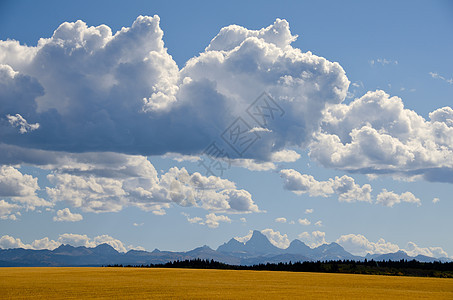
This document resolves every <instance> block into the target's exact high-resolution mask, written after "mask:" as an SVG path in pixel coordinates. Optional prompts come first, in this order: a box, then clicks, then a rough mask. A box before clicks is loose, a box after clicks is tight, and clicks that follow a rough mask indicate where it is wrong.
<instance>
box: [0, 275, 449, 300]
mask: <svg viewBox="0 0 453 300" xmlns="http://www.w3.org/2000/svg"><path fill="white" fill-rule="evenodd" d="M302 297H303V298H308V299H310V298H312V299H313V298H319V299H320V298H322V299H329V298H330V299H333V298H335V299H341V298H345V299H364V298H366V299H389V298H390V299H391V298H398V299H453V279H445V278H421V277H394V276H375V275H353V274H326V273H291V272H274V271H236V270H194V269H139V268H0V298H1V299H24V298H26V299H29V298H33V299H55V298H64V299H86V298H98V299H101V298H104V299H112V298H113V299H115V298H116V299H145V298H148V299H149V298H153V299H156V298H166V299H168V298H170V299H171V298H189V299H213V298H224V299H250V298H261V299H285V298H288V299H297V298H302Z"/></svg>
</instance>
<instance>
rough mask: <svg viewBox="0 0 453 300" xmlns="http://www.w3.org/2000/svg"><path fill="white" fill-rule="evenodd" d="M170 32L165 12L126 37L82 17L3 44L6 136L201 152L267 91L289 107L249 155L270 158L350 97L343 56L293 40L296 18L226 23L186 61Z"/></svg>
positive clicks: (1, 112)
mask: <svg viewBox="0 0 453 300" xmlns="http://www.w3.org/2000/svg"><path fill="white" fill-rule="evenodd" d="M162 37H163V31H162V30H161V29H160V27H159V17H158V16H154V17H143V16H140V17H138V18H137V19H136V20H135V22H134V23H133V24H132V26H131V27H130V28H123V29H122V30H120V31H118V32H117V33H115V34H113V33H112V31H111V29H110V28H109V27H108V26H106V25H100V26H97V27H88V26H87V25H86V24H85V23H84V22H82V21H77V22H74V23H63V24H62V25H60V26H59V27H58V28H57V29H56V30H55V32H54V34H53V36H52V37H50V38H42V39H40V40H39V42H38V44H37V45H36V46H33V47H30V46H25V45H21V44H20V43H19V42H18V41H12V40H7V41H0V64H1V66H0V85H1V86H2V89H0V90H1V91H2V92H1V93H0V102H1V103H2V105H1V106H0V119H1V122H0V126H1V128H2V130H1V131H0V132H1V134H0V139H1V141H2V142H3V143H4V144H7V145H16V146H23V147H29V148H36V149H44V150H57V151H62V150H64V151H68V152H86V151H112V152H121V153H127V154H142V155H151V154H164V153H167V152H174V153H181V154H197V153H200V152H201V151H202V150H203V149H204V148H205V147H206V146H207V145H208V144H209V143H210V142H211V141H212V140H215V139H216V138H218V137H219V135H220V134H221V133H222V131H223V130H224V129H225V128H227V126H228V125H230V123H231V122H233V121H234V119H235V118H236V117H238V116H244V114H245V110H246V108H247V107H248V106H249V105H250V104H251V103H252V102H253V100H255V98H256V97H257V96H258V95H260V94H261V93H262V92H263V91H267V92H268V93H269V94H270V95H271V96H272V97H273V98H274V99H275V100H276V101H277V102H278V103H279V105H280V106H281V108H282V109H283V110H284V111H285V112H286V114H285V116H284V119H283V118H282V119H281V120H275V122H274V123H275V124H272V126H273V127H272V128H271V130H267V131H263V134H262V140H261V141H260V145H259V147H258V146H256V147H254V148H253V149H250V151H248V152H247V154H245V155H244V156H247V157H249V158H253V159H258V160H261V161H263V160H267V161H269V160H272V153H276V152H278V151H281V150H284V149H285V148H286V147H290V146H295V145H296V146H304V145H306V142H307V138H308V137H309V136H310V135H311V133H312V132H313V131H314V130H316V129H317V126H318V124H319V121H320V118H321V116H322V115H321V111H322V110H323V109H324V107H325V106H326V104H335V103H340V102H341V101H342V100H343V99H344V97H345V95H346V91H347V88H348V85H349V81H348V79H347V78H346V76H345V72H344V71H343V69H342V68H341V66H340V65H339V64H338V63H332V62H329V61H328V60H326V59H324V58H322V57H318V56H316V55H313V54H312V53H310V52H306V53H302V52H301V51H300V50H299V49H296V48H293V47H292V46H291V45H290V44H291V42H292V41H294V40H295V39H296V36H293V35H292V34H291V32H290V30H289V25H288V23H287V22H286V21H285V20H279V19H277V20H276V21H275V23H274V24H273V25H271V26H269V27H267V28H264V29H261V30H248V29H246V28H243V27H240V26H229V27H225V28H223V29H222V30H221V31H220V32H219V34H218V35H217V36H216V37H215V38H214V39H213V40H212V42H211V43H210V44H209V45H208V46H207V48H206V50H205V51H204V52H203V53H201V54H200V55H199V56H197V57H194V58H192V59H191V60H189V61H188V62H187V64H186V66H184V68H182V69H181V70H179V68H178V66H177V65H176V63H175V62H174V60H173V59H172V57H171V56H170V55H169V54H168V52H167V49H166V48H165V47H164V43H163V40H162ZM7 116H13V117H15V118H17V119H18V120H21V122H22V123H20V124H24V126H25V127H24V126H23V127H18V126H13V125H12V124H11V121H8V117H7ZM245 118H247V115H245ZM246 121H247V122H249V123H250V124H251V126H257V124H253V120H252V119H250V118H248V119H246ZM16 123H17V122H16ZM16 123H15V124H16ZM255 123H256V122H255ZM17 124H19V123H17ZM17 124H16V125H17ZM20 124H19V125H20ZM26 124H28V127H26ZM31 125H34V127H30V126H31ZM21 128H23V129H21ZM31 128H33V130H31ZM26 129H28V130H26ZM20 131H21V132H20ZM231 156H234V152H232V153H231Z"/></svg>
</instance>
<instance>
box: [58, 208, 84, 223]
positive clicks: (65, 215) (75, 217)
mask: <svg viewBox="0 0 453 300" xmlns="http://www.w3.org/2000/svg"><path fill="white" fill-rule="evenodd" d="M53 220H54V221H55V222H78V221H82V220H83V217H82V215H81V214H74V213H72V212H71V211H70V210H69V208H65V209H60V210H59V211H57V216H55V217H53Z"/></svg>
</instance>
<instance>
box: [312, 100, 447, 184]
mask: <svg viewBox="0 0 453 300" xmlns="http://www.w3.org/2000/svg"><path fill="white" fill-rule="evenodd" d="M429 118H430V120H425V119H424V118H423V117H422V116H420V115H418V114H417V113H416V112H414V111H412V110H409V109H407V108H404V104H403V102H402V100H401V99H400V98H398V97H390V96H389V95H388V94H386V93H385V92H383V91H375V92H368V93H367V94H366V95H364V96H363V97H361V98H358V99H355V100H354V101H352V102H351V103H350V104H337V105H334V106H331V107H329V108H328V110H326V112H325V113H324V119H323V124H322V129H321V130H320V132H319V133H318V134H317V135H316V138H315V141H314V142H313V143H312V144H311V146H310V157H311V158H312V159H315V160H317V161H319V162H321V163H322V164H323V165H324V166H327V167H331V168H337V169H341V170H347V171H350V172H359V173H366V174H393V175H396V176H405V177H422V178H423V179H426V180H429V181H443V182H452V178H453V110H452V109H451V108H450V107H443V108H440V109H437V110H435V111H433V112H431V113H430V114H429Z"/></svg>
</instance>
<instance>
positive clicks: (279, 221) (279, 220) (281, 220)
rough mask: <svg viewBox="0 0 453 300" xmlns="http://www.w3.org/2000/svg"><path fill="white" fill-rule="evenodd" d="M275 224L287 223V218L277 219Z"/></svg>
mask: <svg viewBox="0 0 453 300" xmlns="http://www.w3.org/2000/svg"><path fill="white" fill-rule="evenodd" d="M275 222H277V223H286V218H276V219H275Z"/></svg>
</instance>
